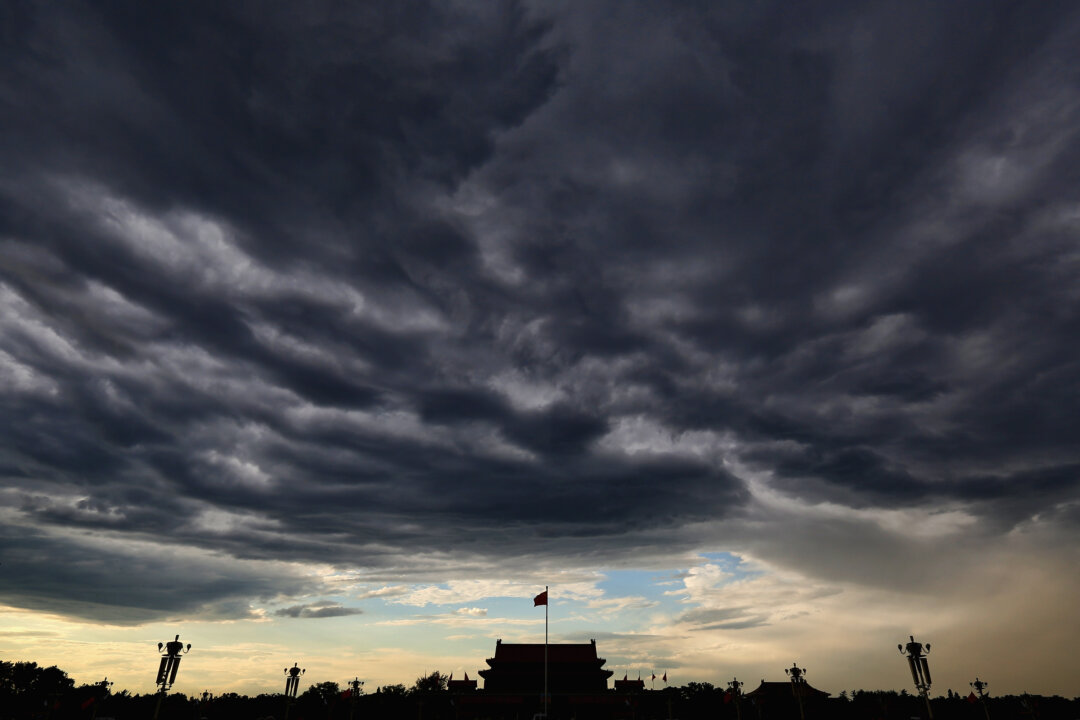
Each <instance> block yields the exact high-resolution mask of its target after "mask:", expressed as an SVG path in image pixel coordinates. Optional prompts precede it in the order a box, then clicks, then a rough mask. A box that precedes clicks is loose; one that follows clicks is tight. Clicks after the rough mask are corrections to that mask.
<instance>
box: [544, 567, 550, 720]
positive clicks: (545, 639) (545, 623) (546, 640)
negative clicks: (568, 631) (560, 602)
mask: <svg viewBox="0 0 1080 720" xmlns="http://www.w3.org/2000/svg"><path fill="white" fill-rule="evenodd" d="M547 591H548V586H547V585H545V586H544V720H547V716H548V605H549V604H550V600H548V594H547Z"/></svg>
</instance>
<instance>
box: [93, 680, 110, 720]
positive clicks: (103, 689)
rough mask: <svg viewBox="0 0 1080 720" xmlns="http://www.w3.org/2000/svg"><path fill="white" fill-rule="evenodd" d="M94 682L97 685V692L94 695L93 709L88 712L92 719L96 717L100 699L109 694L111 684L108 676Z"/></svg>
mask: <svg viewBox="0 0 1080 720" xmlns="http://www.w3.org/2000/svg"><path fill="white" fill-rule="evenodd" d="M94 684H95V685H97V688H98V692H97V694H96V695H95V696H94V709H93V711H91V713H90V720H94V718H96V717H97V711H98V705H100V704H101V701H102V700H104V699H105V698H107V697H108V696H109V688H111V687H112V686H113V683H112V681H111V680H109V678H105V679H104V680H102V681H101V682H99V683H94Z"/></svg>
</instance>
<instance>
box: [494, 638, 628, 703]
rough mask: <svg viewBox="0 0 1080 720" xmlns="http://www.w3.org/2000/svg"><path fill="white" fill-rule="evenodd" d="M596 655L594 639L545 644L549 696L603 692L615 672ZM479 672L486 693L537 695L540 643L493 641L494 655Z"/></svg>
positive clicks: (540, 674)
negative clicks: (605, 665)
mask: <svg viewBox="0 0 1080 720" xmlns="http://www.w3.org/2000/svg"><path fill="white" fill-rule="evenodd" d="M605 662H607V661H606V660H605V659H604V658H601V657H597V655H596V641H595V640H593V641H592V642H588V643H559V644H551V645H548V691H549V692H550V693H551V694H552V695H567V694H577V693H602V692H605V691H606V690H607V689H608V686H607V680H608V678H609V677H611V676H612V675H613V674H614V673H612V671H611V670H605V669H604V667H603V666H604V663H605ZM487 664H488V665H489V666H490V667H488V668H487V669H486V670H481V671H480V676H481V677H483V678H484V691H485V692H488V693H527V694H530V695H531V694H540V693H543V691H544V645H543V643H522V644H513V643H504V642H503V641H502V640H498V641H496V643H495V657H492V658H488V659H487Z"/></svg>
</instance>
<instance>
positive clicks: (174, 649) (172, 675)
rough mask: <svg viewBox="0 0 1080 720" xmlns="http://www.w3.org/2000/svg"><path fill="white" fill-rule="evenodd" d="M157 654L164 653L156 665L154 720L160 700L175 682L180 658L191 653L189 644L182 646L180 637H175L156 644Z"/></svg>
mask: <svg viewBox="0 0 1080 720" xmlns="http://www.w3.org/2000/svg"><path fill="white" fill-rule="evenodd" d="M157 649H158V652H159V653H161V652H162V651H164V654H162V656H161V662H160V663H159V664H158V672H157V680H156V681H155V684H156V685H157V686H158V698H157V704H156V705H155V706H154V720H157V717H158V713H159V712H160V711H161V699H162V698H163V697H165V694H166V693H167V692H169V689H170V688H172V686H173V683H175V682H176V671H177V670H179V669H180V657H181V656H183V655H186V654H188V653H189V652H190V651H191V643H188V644H187V646H186V647H185V646H184V643H182V642H180V636H179V635H177V636H176V637H175V638H174V639H173V640H171V641H170V642H167V643H158V644H157Z"/></svg>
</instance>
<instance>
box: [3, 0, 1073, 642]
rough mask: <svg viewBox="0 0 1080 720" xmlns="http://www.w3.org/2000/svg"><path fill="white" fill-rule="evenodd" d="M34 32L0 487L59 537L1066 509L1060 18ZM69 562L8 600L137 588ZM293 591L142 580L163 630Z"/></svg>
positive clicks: (90, 20)
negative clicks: (773, 498) (770, 497)
mask: <svg viewBox="0 0 1080 720" xmlns="http://www.w3.org/2000/svg"><path fill="white" fill-rule="evenodd" d="M0 12H2V13H3V14H4V17H3V18H2V19H0V27H3V31H2V32H3V33H4V37H3V43H0V47H2V49H0V60H2V62H0V119H2V123H3V128H4V132H3V133H0V157H2V158H3V163H0V255H2V258H3V263H2V265H0V391H2V392H3V396H4V403H3V411H2V412H3V413H4V425H5V427H6V428H7V430H6V431H5V434H4V439H3V445H2V447H0V471H2V472H3V477H4V485H5V492H4V493H2V494H0V502H2V504H3V508H4V513H5V514H4V515H3V517H4V523H5V527H6V528H7V530H8V531H9V532H10V534H11V537H13V538H19V537H21V538H23V539H22V541H21V542H23V543H24V544H25V545H27V546H28V547H30V546H36V547H37V548H38V549H39V550H40V549H41V548H44V547H46V546H48V544H49V543H53V542H55V543H60V542H61V540H60V539H58V538H61V537H62V538H65V540H63V542H65V543H67V542H72V543H74V542H75V539H76V538H77V537H80V536H81V534H88V533H92V532H93V533H105V534H106V537H107V538H108V539H109V541H110V542H113V541H115V542H121V541H124V540H126V539H129V540H131V541H132V542H143V541H154V542H161V541H164V542H163V543H162V544H163V546H164V547H166V548H167V547H172V548H198V549H199V550H198V551H199V552H205V551H212V552H218V553H223V554H224V556H226V557H232V558H239V559H244V560H250V559H261V560H289V561H301V562H311V561H317V562H325V563H331V564H338V565H342V566H352V565H354V564H355V563H356V562H357V558H363V562H364V563H365V565H366V567H367V568H368V569H369V570H371V571H372V572H374V573H389V574H387V575H386V577H387V578H389V577H390V575H391V574H393V572H390V571H391V570H393V571H394V572H398V573H403V574H404V573H408V572H411V571H413V570H415V569H416V568H418V567H419V566H420V565H421V564H422V562H421V560H420V559H419V557H420V556H421V555H423V554H424V553H434V552H440V551H446V552H454V551H458V552H461V553H463V554H468V555H469V556H470V558H477V557H479V558H486V561H487V563H488V564H489V565H490V566H491V567H494V568H498V567H502V566H503V565H504V564H506V565H510V564H511V560H509V559H508V558H515V557H520V556H521V555H524V554H531V555H536V556H538V557H539V558H540V559H548V560H551V559H554V558H562V559H565V558H568V557H571V558H577V559H578V560H580V561H582V562H584V561H585V560H586V559H589V560H590V561H591V560H596V559H599V558H602V559H604V560H607V561H615V560H619V559H625V558H626V557H628V556H629V555H630V554H631V553H634V552H638V551H640V550H641V549H642V548H643V547H647V548H648V549H649V551H650V552H653V553H660V554H662V553H663V552H665V550H675V549H679V550H683V549H688V548H689V547H691V545H692V544H693V542H694V541H693V540H690V539H687V537H686V536H684V535H682V534H681V530H682V529H683V528H686V527H689V526H691V525H693V524H696V523H699V522H702V521H712V520H722V519H730V520H733V521H734V520H737V519H741V518H743V519H744V518H746V517H747V514H748V513H750V512H751V511H750V508H751V506H752V505H753V499H752V498H753V495H752V492H751V490H750V489H748V487H747V486H746V485H745V483H744V480H745V478H741V477H740V476H739V474H738V472H736V471H735V470H733V468H735V467H739V468H741V469H740V470H739V472H749V473H754V474H755V477H757V478H759V482H768V484H769V485H770V486H771V487H772V488H773V489H776V490H779V491H782V492H784V493H786V494H788V495H792V496H795V497H797V498H800V499H802V500H804V501H806V502H807V503H810V504H813V503H817V502H820V501H828V502H831V503H833V504H836V505H838V506H841V507H848V508H856V509H859V510H860V511H861V510H869V511H874V510H880V509H912V510H918V509H922V508H928V507H941V506H948V507H949V508H954V509H960V510H963V511H964V512H965V513H968V514H970V515H971V516H973V517H974V518H976V520H977V522H978V524H977V525H976V526H975V528H974V530H975V531H977V532H978V533H985V534H995V533H1002V532H1005V531H1007V530H1008V529H1010V528H1013V527H1016V526H1017V525H1018V524H1020V523H1023V522H1025V521H1027V520H1029V519H1031V518H1033V517H1040V518H1043V519H1044V521H1047V522H1051V521H1052V522H1055V523H1059V524H1060V525H1062V526H1070V525H1071V526H1075V512H1072V511H1071V510H1070V506H1069V502H1070V500H1071V498H1074V497H1075V491H1076V484H1077V481H1078V477H1080V475H1078V472H1077V467H1078V464H1080V457H1078V454H1077V450H1076V447H1077V443H1076V431H1075V428H1076V427H1077V426H1078V425H1080V364H1078V363H1077V361H1076V360H1075V358H1076V356H1077V352H1076V351H1077V344H1076V339H1075V338H1077V337H1080V315H1078V314H1077V307H1078V306H1080V305H1078V303H1077V299H1078V298H1080V285H1078V283H1077V278H1078V277H1080V272H1078V271H1080V264H1078V261H1077V253H1076V237H1077V233H1078V232H1080V221H1078V220H1077V217H1078V216H1077V205H1076V204H1075V196H1076V190H1077V187H1078V186H1080V176H1078V174H1077V170H1076V168H1078V167H1080V143H1078V142H1077V141H1076V139H1075V130H1074V128H1075V127H1077V124H1078V123H1080V117H1078V111H1077V108H1078V107H1080V95H1078V93H1077V91H1076V88H1077V87H1080V84H1078V83H1077V80H1078V79H1080V78H1078V77H1077V75H1078V73H1080V68H1078V66H1077V64H1076V62H1075V55H1074V48H1075V47H1076V46H1077V44H1080V37H1078V33H1080V17H1078V16H1077V13H1076V11H1075V9H1073V8H1071V7H1070V6H1069V5H1068V4H1055V3H1040V4H1039V5H1038V7H1036V8H1031V7H1028V6H1020V5H1019V4H1015V3H1008V2H993V3H986V2H978V3H963V2H960V3H951V4H949V5H948V6H941V5H940V4H920V3H905V4H902V5H896V4H894V3H878V4H874V3H870V4H867V3H858V4H846V3H829V4H827V5H826V4H817V5H811V4H803V5H799V6H798V7H793V6H791V5H790V4H789V3H777V4H773V5H770V4H767V3H756V4H754V5H741V4H732V5H730V6H724V5H723V4H715V3H708V4H694V3H674V4H671V5H668V6H658V5H655V4H651V3H630V2H617V3H603V2H589V3H569V4H566V5H565V6H562V7H558V8H556V7H554V6H551V5H549V4H543V5H538V6H536V7H531V6H529V5H528V4H523V3H512V2H508V3H502V4H497V5H479V6H473V7H470V6H460V7H458V6H453V5H446V4H432V5H429V4H425V3H420V2H415V3H413V2H410V3H397V4H394V5H393V6H392V7H390V8H376V7H374V6H373V7H370V8H368V7H362V8H351V9H347V10H343V9H341V8H338V7H336V6H330V5H319V4H315V5H305V6H304V7H303V8H299V7H296V6H294V5H290V4H284V3H283V4H258V5H257V6H248V5H244V4H237V5H227V6H222V5H220V4H213V3H182V4H173V3H155V4H152V5H147V4H144V3H118V4H111V5H109V6H108V7H106V8H95V7H89V6H81V5H76V4H68V5H62V4H33V3H14V4H9V5H7V6H5V8H4V9H3V10H2V11H0ZM762 478H764V479H762ZM754 517H759V516H757V515H755V516H754ZM31 524H33V525H36V526H38V527H39V528H41V529H42V530H43V531H49V532H52V531H56V532H61V533H62V534H61V535H38V534H35V535H25V534H20V533H21V531H20V530H18V528H25V527H26V526H28V525H31ZM857 526H858V523H852V524H851V525H850V527H852V528H855V527H857ZM739 527H740V528H753V527H754V526H753V524H752V523H750V524H745V523H744V524H742V525H739ZM758 527H760V526H758ZM844 527H848V525H844ZM748 532H753V530H750V531H748ZM757 532H760V530H758V531H757ZM800 532H802V531H801V530H800ZM852 532H853V533H854V532H855V530H852ZM807 533H808V536H812V532H810V531H807ZM845 537H846V536H845ZM49 538H51V539H49ZM729 539H730V538H729ZM736 539H739V540H741V541H745V542H746V544H747V546H755V543H757V542H758V541H759V540H760V538H758V537H757V536H752V537H751V536H747V537H743V538H736ZM714 540H715V538H714ZM845 542H846V541H844V542H841V541H837V543H836V544H837V546H838V547H841V546H843V545H844V544H845ZM878 542H880V543H882V545H883V546H884V545H887V544H888V542H887V540H886V539H884V538H879V537H878V536H876V535H875V536H874V543H878ZM110 547H111V546H110ZM875 547H877V545H875ZM65 548H67V545H64V547H63V548H61V547H60V546H56V548H55V550H56V552H57V554H58V555H59V556H61V557H65V556H66V552H67V551H66V550H65ZM109 552H119V551H115V550H110V551H109ZM147 552H149V551H147ZM192 552H195V551H194V550H192ZM883 552H884V550H883ZM901 554H903V553H901ZM200 557H201V556H200ZM40 559H41V560H42V561H44V558H40ZM563 561H564V560H563ZM61 562H66V561H61ZM190 562H193V563H194V562H198V563H202V562H205V559H200V560H197V561H196V560H191V561H190ZM837 564H842V561H839V560H838V561H837ZM5 566H6V563H5ZM76 567H79V566H76ZM35 568H36V566H35V565H34V564H33V563H29V562H20V563H18V564H17V565H13V566H11V567H10V568H8V572H9V574H8V575H6V576H5V577H8V578H9V579H11V581H12V582H13V583H15V584H16V585H17V584H18V583H19V582H20V578H24V579H25V583H24V584H25V587H26V588H29V589H27V590H24V591H16V590H14V589H12V588H14V587H16V585H11V586H10V587H9V589H8V591H7V592H6V594H5V596H4V599H5V601H6V602H10V603H12V604H16V605H23V606H30V607H42V608H49V609H54V610H56V611H58V612H70V613H74V614H82V615H86V616H98V617H104V618H111V617H113V615H114V614H115V613H114V612H113V610H111V609H109V608H114V607H119V606H121V605H123V604H124V602H126V601H124V600H123V599H122V596H123V595H124V593H123V592H120V593H118V594H110V593H109V592H104V593H103V594H101V595H100V597H95V598H88V599H87V600H86V603H87V605H86V607H83V608H82V609H78V608H77V607H76V605H77V603H75V602H74V601H73V600H71V599H70V598H72V597H75V596H76V592H75V591H74V590H72V588H74V587H76V586H79V585H85V586H88V587H97V586H98V584H100V583H102V582H103V581H102V579H101V576H100V574H95V573H90V574H86V575H80V574H79V573H82V572H84V570H85V568H84V569H83V570H79V571H78V572H76V571H75V570H73V571H72V573H70V574H68V573H57V574H54V575H53V576H50V577H47V576H46V575H45V574H42V573H41V572H39V571H38V570H36V569H35ZM16 571H17V572H16ZM85 572H89V570H85ZM156 572H158V570H157V569H156V568H155V567H154V566H153V564H152V563H149V562H147V563H146V564H145V565H144V564H140V563H136V564H135V565H134V566H133V571H132V574H131V577H132V582H133V583H134V582H137V577H143V578H144V580H145V582H143V583H142V584H141V585H140V587H152V586H154V584H155V583H159V582H160V583H164V584H166V585H167V584H168V583H167V582H166V581H165V580H164V578H162V577H159V576H158V575H156V574H155V573H156ZM282 572H283V573H284V574H283V575H281V576H280V577H279V576H276V575H265V576H264V575H257V576H256V575H253V576H252V577H251V578H249V579H248V580H243V581H242V582H238V583H237V584H230V583H217V584H215V583H210V584H207V585H206V586H205V587H204V586H200V588H199V590H198V592H196V593H194V595H193V596H192V598H193V599H192V600H190V602H189V601H185V602H188V604H187V605H184V606H182V607H181V606H179V605H176V604H175V603H176V602H178V601H177V600H175V599H171V600H168V601H165V600H161V602H160V603H159V599H158V598H155V597H153V596H150V595H147V596H145V597H143V594H144V593H143V591H142V590H138V589H132V591H131V592H132V593H133V594H134V596H136V597H139V598H142V599H138V600H137V601H135V602H134V605H133V607H137V608H139V610H138V611H137V612H136V613H135V615H138V616H139V617H143V615H139V613H155V612H156V613H158V614H162V613H166V614H167V613H175V612H182V611H189V610H190V611H196V610H195V609H197V608H211V607H214V606H215V603H219V604H220V603H225V604H226V605H227V604H228V603H235V602H238V601H239V600H240V599H242V598H246V597H271V596H273V595H274V593H273V592H272V588H273V587H279V588H281V593H282V594H284V595H287V594H290V593H294V591H298V588H297V587H296V586H295V585H294V584H293V583H294V578H292V576H291V575H289V574H288V573H287V572H284V571H282ZM867 572H870V571H869V570H868V571H867ZM822 573H823V574H826V575H827V574H829V573H828V572H827V571H826V570H822ZM317 591H318V590H317V589H312V590H311V592H317ZM65 598H67V599H65ZM170 603H171V604H170ZM61 606H62V607H61ZM221 607H224V606H221ZM237 607H239V606H237ZM295 607H296V608H300V609H299V610H297V612H298V613H301V614H302V613H303V612H308V611H310V612H316V611H321V610H326V611H327V612H331V611H333V610H334V607H332V606H325V607H321V608H315V609H312V607H309V606H304V605H296V606H295ZM88 608H89V609H88ZM102 608H104V610H103V609H102ZM341 609H342V610H348V609H349V608H341ZM233 610H236V608H235V607H234V608H233ZM204 611H205V612H211V610H204ZM117 612H119V611H117ZM220 612H221V613H227V609H222V610H220ZM236 612H240V613H241V614H242V613H243V612H247V609H246V605H245V606H244V607H243V608H241V609H240V610H236ZM283 612H284V611H283ZM135 615H132V616H131V617H134V616H135ZM308 616H310V613H309V615H308ZM745 620H746V619H745V618H731V619H730V622H734V623H739V622H743V621H745ZM696 622H699V623H706V624H707V623H708V622H712V623H714V624H715V623H719V625H720V626H724V627H727V625H726V623H728V622H729V621H728V620H724V619H714V620H706V619H704V618H702V619H700V620H699V621H696ZM731 627H734V626H731Z"/></svg>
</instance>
